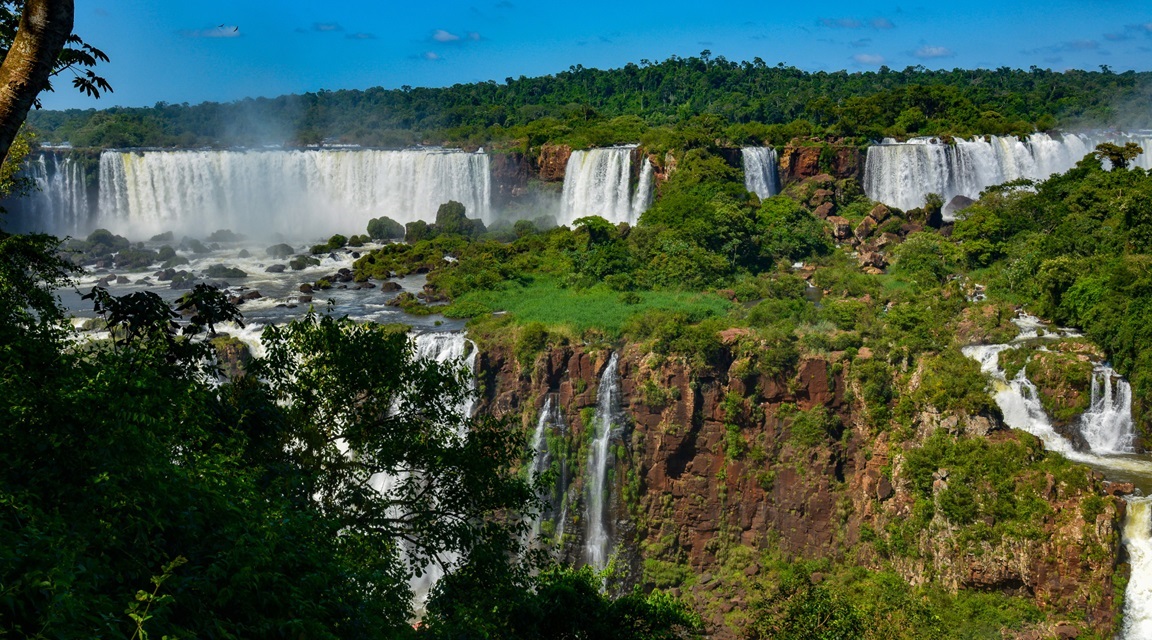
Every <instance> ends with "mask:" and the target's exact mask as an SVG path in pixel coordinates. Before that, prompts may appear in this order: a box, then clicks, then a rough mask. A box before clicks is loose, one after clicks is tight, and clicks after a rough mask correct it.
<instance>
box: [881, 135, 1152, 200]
mask: <svg viewBox="0 0 1152 640" xmlns="http://www.w3.org/2000/svg"><path fill="white" fill-rule="evenodd" d="M1101 142H1116V143H1119V144H1121V145H1123V144H1124V143H1126V142H1136V143H1137V144H1139V145H1140V146H1141V147H1143V148H1144V150H1145V152H1144V154H1142V155H1141V156H1140V157H1139V158H1137V159H1136V161H1135V162H1134V163H1133V165H1134V166H1140V167H1144V168H1152V136H1149V135H1132V136H1124V135H1111V136H1108V135H1096V134H1091V135H1090V134H1067V135H1064V136H1061V137H1057V138H1054V137H1052V136H1050V135H1048V134H1046V133H1034V134H1032V135H1030V136H1028V138H1027V139H1026V140H1023V141H1022V140H1019V139H1017V138H1015V137H1013V136H985V137H975V138H972V139H971V140H964V139H963V138H956V140H955V142H954V143H953V144H944V143H941V142H939V141H937V140H936V139H935V138H913V139H912V140H909V141H907V142H895V141H893V140H891V139H886V140H884V142H883V143H881V144H878V145H873V146H871V147H869V148H868V155H867V158H866V160H865V164H864V193H865V194H867V195H868V197H869V198H871V199H872V200H876V201H878V202H883V203H884V204H887V205H889V206H893V207H898V208H900V209H912V208H915V207H919V206H922V205H923V204H924V197H925V196H926V195H928V194H929V193H936V194H939V195H940V196H942V197H943V198H944V202H945V204H947V203H948V201H949V200H951V199H952V198H953V197H955V196H958V195H959V196H966V197H968V198H972V199H976V198H978V197H980V192H981V191H983V190H984V189H986V188H988V187H990V186H993V185H997V184H1001V183H1004V182H1008V181H1010V180H1015V179H1017V178H1030V179H1033V180H1044V179H1047V178H1048V177H1049V176H1051V175H1053V174H1055V173H1063V172H1065V171H1067V170H1069V169H1071V168H1072V167H1074V166H1076V163H1077V162H1079V161H1080V160H1081V159H1083V158H1084V156H1085V155H1087V154H1089V153H1091V152H1092V151H1093V150H1094V149H1095V148H1096V145H1097V144H1099V143H1101Z"/></svg>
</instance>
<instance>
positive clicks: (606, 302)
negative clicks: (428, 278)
mask: <svg viewBox="0 0 1152 640" xmlns="http://www.w3.org/2000/svg"><path fill="white" fill-rule="evenodd" d="M629 297H630V298H631V300H630V302H632V304H629V303H627V302H624V301H622V300H621V293H620V292H618V291H612V290H611V289H609V288H608V287H605V286H603V285H598V286H596V287H592V288H589V289H581V290H576V289H565V288H563V287H560V286H559V285H558V283H557V282H556V281H555V280H552V279H550V278H535V279H533V280H532V281H530V282H529V284H527V285H526V286H521V285H517V284H508V285H505V286H504V287H503V288H501V289H499V290H495V291H472V292H469V293H466V294H464V295H463V296H460V298H458V299H457V300H456V302H455V305H454V306H461V307H463V306H465V305H468V306H472V305H479V306H481V307H483V308H486V309H488V310H491V311H507V312H508V313H509V314H510V315H512V316H514V317H515V319H516V321H517V322H518V323H528V322H541V323H543V324H545V325H547V326H557V325H562V326H568V327H570V328H571V329H572V330H573V331H575V332H576V333H582V332H584V331H585V330H587V329H598V330H600V331H603V332H604V333H605V334H608V335H615V336H618V335H620V332H621V328H622V327H623V326H624V323H625V321H627V320H628V318H630V317H632V316H634V315H636V314H638V313H647V312H651V311H656V310H675V311H685V312H689V313H691V314H692V315H695V316H697V317H705V316H722V315H725V314H727V313H728V312H729V310H731V309H732V307H733V304H732V303H731V302H729V301H728V300H726V299H724V298H722V297H720V296H718V295H716V294H713V293H682V292H672V291H638V292H634V293H633V294H631V295H630V296H629Z"/></svg>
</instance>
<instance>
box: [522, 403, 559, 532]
mask: <svg viewBox="0 0 1152 640" xmlns="http://www.w3.org/2000/svg"><path fill="white" fill-rule="evenodd" d="M564 430H565V427H564V416H563V415H562V414H561V413H560V404H559V402H557V401H556V398H555V397H554V396H553V395H549V396H548V397H547V398H546V399H545V400H544V406H543V407H541V409H540V417H539V418H538V419H537V420H536V430H535V431H534V432H533V433H532V444H531V446H532V464H531V465H530V466H529V467H528V482H529V484H531V483H533V482H535V481H536V480H537V479H538V478H539V477H540V476H541V475H542V474H543V473H545V472H546V471H548V470H549V468H550V467H551V466H552V464H553V459H552V452H551V450H550V449H549V446H548V434H549V432H550V431H551V432H554V433H556V434H557V435H560V434H562V433H563V432H564ZM560 462H561V464H560V476H559V477H558V478H556V484H555V485H554V486H553V487H550V488H544V487H542V488H541V490H540V493H539V497H540V498H541V499H542V500H544V501H546V502H549V503H551V504H550V506H549V507H548V508H546V509H545V510H544V511H542V512H541V513H539V514H537V515H536V518H535V520H534V521H533V522H532V532H531V539H532V540H540V541H541V542H542V543H543V544H545V545H551V544H553V543H555V542H558V541H561V540H563V538H564V519H565V517H566V516H567V506H568V501H567V499H566V496H565V493H566V492H567V490H568V474H567V471H568V469H567V465H566V464H564V460H563V459H561V461H560ZM557 507H559V508H557ZM548 517H552V518H553V522H554V523H555V525H556V528H555V530H554V531H553V533H552V534H551V535H550V536H549V537H548V539H542V538H541V535H542V530H543V527H542V524H543V521H544V519H545V518H548Z"/></svg>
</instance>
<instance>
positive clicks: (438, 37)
mask: <svg viewBox="0 0 1152 640" xmlns="http://www.w3.org/2000/svg"><path fill="white" fill-rule="evenodd" d="M432 39H433V40H435V41H436V42H456V41H457V40H459V39H460V36H458V35H456V34H455V33H452V32H450V31H445V30H443V29H437V30H435V31H433V32H432Z"/></svg>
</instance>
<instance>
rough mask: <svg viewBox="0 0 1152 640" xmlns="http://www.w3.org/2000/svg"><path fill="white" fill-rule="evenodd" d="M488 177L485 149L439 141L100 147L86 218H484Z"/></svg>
mask: <svg viewBox="0 0 1152 640" xmlns="http://www.w3.org/2000/svg"><path fill="white" fill-rule="evenodd" d="M490 183H491V178H490V172H489V165H488V156H487V154H484V153H465V152H462V151H451V150H442V149H420V150H403V151H381V150H331V149H310V150H273V151H214V150H201V151H105V152H104V153H103V154H102V155H101V156H100V196H99V209H98V211H97V214H96V216H95V217H94V219H93V220H92V223H91V226H92V227H93V228H95V227H105V228H108V229H111V230H113V231H115V232H117V233H121V234H127V235H130V236H132V237H143V236H147V235H151V234H155V233H161V232H163V231H168V230H175V231H177V232H181V233H191V234H196V235H203V234H206V233H209V232H211V231H214V230H216V229H231V230H233V231H237V232H240V233H246V234H250V235H260V236H269V235H271V234H273V233H279V234H282V235H286V236H291V237H298V238H310V237H319V236H326V235H330V234H332V233H335V232H340V233H345V234H352V233H362V232H363V231H364V229H365V226H366V225H367V223H368V220H369V219H371V218H373V217H379V216H388V217H390V218H392V219H394V220H396V221H398V222H400V223H407V222H411V221H414V220H425V221H429V222H430V221H432V220H434V219H435V216H436V210H437V208H439V206H440V205H441V204H443V203H445V202H447V201H449V200H456V201H458V202H461V203H463V204H464V206H465V208H466V210H467V214H468V216H469V217H472V218H480V219H482V220H485V221H488V220H489V219H490V213H489V200H490V192H491V184H490ZM49 230H54V229H49Z"/></svg>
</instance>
